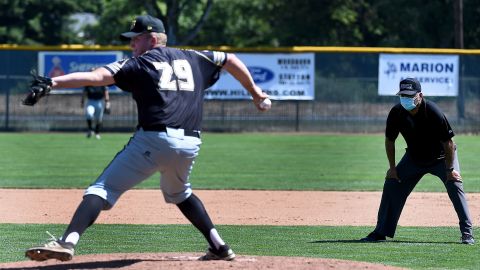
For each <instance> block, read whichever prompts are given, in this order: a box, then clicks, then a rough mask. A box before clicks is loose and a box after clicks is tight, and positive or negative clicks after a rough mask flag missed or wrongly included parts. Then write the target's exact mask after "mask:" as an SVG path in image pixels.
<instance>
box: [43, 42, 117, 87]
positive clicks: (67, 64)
mask: <svg viewBox="0 0 480 270" xmlns="http://www.w3.org/2000/svg"><path fill="white" fill-rule="evenodd" d="M122 58H123V53H122V52H120V51H110V52H55V51H52V52H39V53H38V74H40V75H42V76H47V77H56V76H60V75H64V74H67V73H72V72H78V71H90V70H91V69H92V68H98V67H101V66H104V65H107V64H110V63H112V62H115V61H119V60H121V59H122ZM82 90H83V89H81V88H77V89H68V90H67V89H66V90H55V91H54V92H52V93H78V92H81V91H82ZM109 91H114V92H116V91H118V92H120V89H118V88H117V87H115V86H111V87H109Z"/></svg>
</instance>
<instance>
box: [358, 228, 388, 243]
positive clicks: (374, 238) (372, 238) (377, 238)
mask: <svg viewBox="0 0 480 270" xmlns="http://www.w3.org/2000/svg"><path fill="white" fill-rule="evenodd" d="M386 240H387V238H386V237H385V235H381V234H379V233H377V232H376V231H373V232H371V233H370V234H369V235H367V237H364V238H362V239H360V241H362V242H383V241H386Z"/></svg>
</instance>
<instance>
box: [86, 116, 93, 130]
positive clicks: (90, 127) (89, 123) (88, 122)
mask: <svg viewBox="0 0 480 270" xmlns="http://www.w3.org/2000/svg"><path fill="white" fill-rule="evenodd" d="M87 127H88V131H90V130H93V128H92V120H90V119H88V120H87Z"/></svg>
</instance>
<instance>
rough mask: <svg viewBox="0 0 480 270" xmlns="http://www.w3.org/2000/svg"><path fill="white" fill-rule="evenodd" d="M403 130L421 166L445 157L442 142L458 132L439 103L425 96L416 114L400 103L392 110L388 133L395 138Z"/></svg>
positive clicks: (392, 138) (391, 137)
mask: <svg viewBox="0 0 480 270" xmlns="http://www.w3.org/2000/svg"><path fill="white" fill-rule="evenodd" d="M399 133H401V134H402V136H403V138H404V139H405V142H406V143H407V151H408V153H409V154H410V155H411V157H412V159H413V160H414V161H415V163H417V164H418V165H421V166H429V165H432V164H433V163H434V162H436V161H437V160H439V159H442V158H444V157H445V152H444V150H443V145H442V142H446V141H448V140H449V139H451V138H452V137H453V136H454V135H455V134H454V133H453V130H452V128H451V127H450V124H449V123H448V120H447V118H446V117H445V115H444V114H443V113H442V112H441V111H440V109H439V108H438V106H437V105H436V104H435V103H433V102H431V101H427V100H425V99H423V100H422V103H421V104H420V107H419V110H418V112H417V113H416V114H415V115H411V114H410V112H408V111H407V110H405V109H404V108H403V107H402V105H400V104H397V105H395V106H394V107H393V108H392V109H391V110H390V113H389V114H388V118H387V127H386V130H385V136H386V137H387V138H388V139H389V140H391V141H395V139H396V138H397V137H398V134H399Z"/></svg>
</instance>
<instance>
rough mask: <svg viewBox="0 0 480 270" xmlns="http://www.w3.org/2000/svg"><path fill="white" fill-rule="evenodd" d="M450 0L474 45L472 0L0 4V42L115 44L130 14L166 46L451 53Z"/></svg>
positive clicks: (479, 36) (477, 18)
mask: <svg viewBox="0 0 480 270" xmlns="http://www.w3.org/2000/svg"><path fill="white" fill-rule="evenodd" d="M454 1H463V6H464V12H463V21H464V28H463V29H464V44H465V48H478V47H479V46H480V28H479V27H478V25H479V24H480V6H479V5H478V4H477V1H476V0H437V1H417V0H394V1H392V0H336V1H330V0H301V1H300V0H298V1H292V0H249V1H245V0H198V1H191V0H128V1H127V0H97V1H95V0H83V1H77V0H55V1H40V0H23V1H22V0H0V22H1V24H0V43H15V44H46V45H55V44H69V43H70V44H72V43H88V42H93V43H96V44H104V45H107V44H112V45H116V44H121V43H120V41H119V39H118V35H119V33H121V32H124V31H127V30H128V28H129V26H130V23H131V21H132V19H133V18H134V17H135V16H136V15H139V14H150V15H152V16H156V17H158V18H160V19H162V21H163V22H164V24H165V27H166V31H167V34H168V37H169V45H192V46H204V45H229V46H234V47H254V46H273V47H276V46H370V47H376V46H383V47H420V48H421V47H430V48H453V47H454V45H455V44H454V37H455V33H454V14H453V12H454V8H453V4H454ZM78 12H90V13H93V14H95V15H96V17H97V19H98V24H96V25H90V26H87V27H86V28H85V30H84V32H85V34H86V36H85V37H83V38H82V37H80V36H79V35H77V33H75V32H72V31H71V30H69V27H68V26H69V25H70V24H71V20H70V19H69V16H70V15H72V14H74V13H78ZM19 18H23V19H19Z"/></svg>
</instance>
